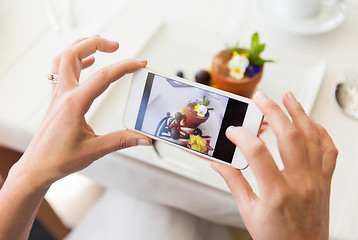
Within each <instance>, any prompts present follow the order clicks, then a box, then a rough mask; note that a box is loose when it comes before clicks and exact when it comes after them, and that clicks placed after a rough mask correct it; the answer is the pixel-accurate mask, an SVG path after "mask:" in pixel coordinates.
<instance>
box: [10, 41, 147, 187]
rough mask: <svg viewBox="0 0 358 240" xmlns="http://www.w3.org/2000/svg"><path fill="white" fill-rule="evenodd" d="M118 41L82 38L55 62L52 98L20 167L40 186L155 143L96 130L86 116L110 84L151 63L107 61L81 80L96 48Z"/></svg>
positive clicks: (108, 47) (125, 133)
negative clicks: (103, 159)
mask: <svg viewBox="0 0 358 240" xmlns="http://www.w3.org/2000/svg"><path fill="white" fill-rule="evenodd" d="M117 49H118V43H117V42H112V41H109V40H106V39H104V38H101V37H99V36H94V37H91V38H84V39H80V40H78V41H77V42H75V43H74V44H73V45H72V46H70V47H68V48H67V49H66V50H64V51H63V52H62V53H61V54H60V55H59V56H58V57H56V58H55V59H54V61H53V66H52V73H53V74H58V76H59V79H58V83H57V84H53V92H52V99H51V102H50V106H49V108H48V110H47V112H46V114H45V117H44V119H43V121H42V123H41V125H40V128H39V130H38V131H37V133H36V134H35V136H34V138H33V140H32V141H31V143H30V145H29V147H28V149H27V150H26V152H25V154H24V155H23V157H22V158H21V159H20V161H19V162H18V163H17V164H16V165H17V166H16V169H17V170H19V171H20V172H21V173H22V174H27V176H30V177H31V180H32V181H34V182H33V184H35V186H37V187H40V188H41V187H46V186H48V185H50V184H51V183H53V182H54V181H56V180H58V179H60V178H62V177H64V176H66V175H68V174H70V173H73V172H76V171H79V170H82V169H84V168H86V167H87V166H89V165H90V164H91V163H92V162H93V161H95V160H97V159H99V158H101V157H103V156H104V155H106V154H108V153H110V152H113V151H116V150H119V149H123V148H127V147H131V146H136V145H150V144H151V140H150V138H148V137H146V136H143V135H141V134H138V133H135V132H132V131H129V130H123V131H117V132H112V133H109V134H106V135H103V136H99V135H96V134H95V132H94V131H93V129H92V128H91V126H90V125H89V124H88V123H87V121H86V119H85V117H84V115H85V113H86V112H87V111H88V109H89V108H90V106H91V104H92V102H93V101H94V100H95V99H96V98H97V97H98V96H99V95H100V94H102V93H103V92H104V91H105V90H106V89H107V88H108V87H109V85H110V84H111V83H112V82H114V81H116V80H117V79H119V78H121V77H122V76H123V75H125V74H127V73H133V72H134V71H137V70H139V69H140V68H143V67H145V66H146V65H147V62H146V61H145V60H125V61H121V62H118V63H114V64H112V65H110V66H107V67H105V68H103V69H101V70H99V71H97V72H96V73H94V74H93V75H92V76H90V77H89V79H88V80H87V81H86V82H84V83H82V84H81V85H80V84H79V77H80V73H81V70H82V69H84V68H87V67H89V66H91V65H92V64H93V62H94V57H93V56H91V55H92V54H94V53H95V52H96V51H97V50H98V51H101V52H107V53H112V52H114V51H116V50H117Z"/></svg>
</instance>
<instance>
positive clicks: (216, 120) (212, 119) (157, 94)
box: [135, 73, 248, 163]
mask: <svg viewBox="0 0 358 240" xmlns="http://www.w3.org/2000/svg"><path fill="white" fill-rule="evenodd" d="M247 108H248V104H247V103H245V102H241V101H238V100H235V99H232V98H229V97H226V96H223V95H220V94H217V93H214V92H210V91H207V90H204V89H201V88H198V87H194V86H190V85H188V84H185V83H182V82H179V81H176V80H173V79H169V78H167V77H164V76H161V75H158V74H153V73H148V75H147V79H146V83H145V87H144V91H143V95H142V99H141V103H140V107H139V112H138V116H137V120H136V123H135V129H136V130H139V131H142V132H145V133H147V134H149V135H152V136H156V137H158V138H161V139H163V140H166V141H170V142H173V143H176V144H178V145H181V146H184V147H187V148H190V149H192V150H195V151H197V152H200V153H202V154H206V155H208V156H212V157H214V158H217V159H219V160H222V161H225V162H228V163H231V162H232V158H233V156H234V152H235V148H236V146H235V145H234V144H233V143H232V142H231V141H230V140H229V139H228V138H227V137H226V136H225V131H226V129H227V128H228V127H229V126H242V124H243V122H244V118H245V115H246V112H247Z"/></svg>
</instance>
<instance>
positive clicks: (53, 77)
mask: <svg viewBox="0 0 358 240" xmlns="http://www.w3.org/2000/svg"><path fill="white" fill-rule="evenodd" d="M47 80H49V81H50V82H51V83H53V84H56V83H57V81H58V75H57V74H53V73H51V74H49V75H48V76H47Z"/></svg>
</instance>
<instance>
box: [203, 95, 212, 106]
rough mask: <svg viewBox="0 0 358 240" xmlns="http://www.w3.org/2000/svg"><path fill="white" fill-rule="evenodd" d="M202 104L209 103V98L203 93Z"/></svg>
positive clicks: (206, 104)
mask: <svg viewBox="0 0 358 240" xmlns="http://www.w3.org/2000/svg"><path fill="white" fill-rule="evenodd" d="M202 104H203V105H204V106H208V105H209V104H210V100H209V99H208V98H206V96H205V95H204V97H203V102H202Z"/></svg>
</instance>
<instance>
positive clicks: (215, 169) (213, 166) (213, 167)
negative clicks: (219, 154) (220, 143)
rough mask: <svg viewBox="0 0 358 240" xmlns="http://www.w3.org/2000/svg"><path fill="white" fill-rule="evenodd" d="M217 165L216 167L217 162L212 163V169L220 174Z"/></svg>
mask: <svg viewBox="0 0 358 240" xmlns="http://www.w3.org/2000/svg"><path fill="white" fill-rule="evenodd" d="M215 165H216V164H215V162H212V163H211V164H210V167H211V168H212V169H213V170H214V171H215V172H217V173H219V170H218V169H217V168H216V166H215ZM219 174H220V173H219Z"/></svg>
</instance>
